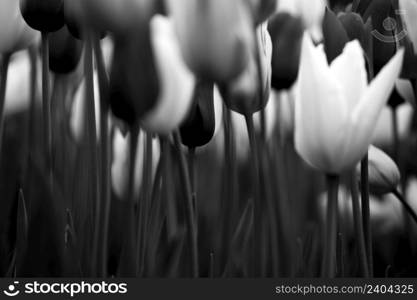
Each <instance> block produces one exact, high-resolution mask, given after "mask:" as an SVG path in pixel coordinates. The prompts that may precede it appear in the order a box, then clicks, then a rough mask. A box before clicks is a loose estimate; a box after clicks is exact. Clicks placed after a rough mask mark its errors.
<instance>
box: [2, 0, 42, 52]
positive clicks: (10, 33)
mask: <svg viewBox="0 0 417 300" xmlns="http://www.w3.org/2000/svg"><path fill="white" fill-rule="evenodd" d="M38 36H39V35H38V33H37V32H36V31H34V30H33V29H31V28H30V27H29V26H27V25H26V23H25V22H24V20H23V19H22V15H21V14H20V11H19V3H18V2H17V1H16V0H3V1H1V2H0V54H1V53H3V54H4V53H12V52H15V51H18V50H20V49H24V48H27V47H29V46H30V45H31V44H32V43H34V42H35V41H36V40H37V38H38Z"/></svg>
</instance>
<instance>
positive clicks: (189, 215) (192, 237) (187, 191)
mask: <svg viewBox="0 0 417 300" xmlns="http://www.w3.org/2000/svg"><path fill="white" fill-rule="evenodd" d="M173 135H174V143H175V148H176V151H177V155H178V158H179V164H180V171H181V172H180V173H181V179H182V182H183V184H182V186H183V188H184V196H185V198H186V201H185V209H186V220H187V226H188V240H189V244H190V247H191V260H192V261H191V262H192V275H193V277H194V278H198V276H199V266H198V245H197V241H198V239H197V224H196V222H195V216H194V207H193V198H192V189H191V180H190V174H189V172H188V168H187V162H186V159H185V156H184V153H183V152H182V150H181V137H180V134H179V133H178V132H175V133H174V134H173Z"/></svg>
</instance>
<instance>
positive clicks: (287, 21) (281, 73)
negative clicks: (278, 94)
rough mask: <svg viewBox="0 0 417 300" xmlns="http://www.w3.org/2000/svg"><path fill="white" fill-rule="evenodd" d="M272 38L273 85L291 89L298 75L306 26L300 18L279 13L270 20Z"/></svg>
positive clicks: (269, 27) (275, 87) (276, 87)
mask: <svg viewBox="0 0 417 300" xmlns="http://www.w3.org/2000/svg"><path fill="white" fill-rule="evenodd" d="M268 31H269V34H270V35H271V40H272V45H273V46H272V79H271V84H272V87H273V88H274V89H276V90H284V89H289V88H290V87H291V86H292V85H293V84H294V82H295V80H296V79H297V76H298V68H299V64H300V54H301V41H302V37H303V32H304V26H303V24H302V21H301V19H300V18H297V17H293V16H291V15H290V14H287V13H278V14H276V15H274V16H273V17H272V18H271V19H270V20H269V21H268Z"/></svg>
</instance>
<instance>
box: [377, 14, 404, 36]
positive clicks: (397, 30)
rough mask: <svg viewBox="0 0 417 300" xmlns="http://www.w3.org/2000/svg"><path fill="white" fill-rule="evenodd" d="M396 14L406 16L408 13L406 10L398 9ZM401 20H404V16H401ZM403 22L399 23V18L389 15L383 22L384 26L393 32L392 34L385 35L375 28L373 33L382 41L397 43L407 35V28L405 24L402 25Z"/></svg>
mask: <svg viewBox="0 0 417 300" xmlns="http://www.w3.org/2000/svg"><path fill="white" fill-rule="evenodd" d="M395 14H396V15H398V16H400V17H401V16H404V15H405V14H406V12H405V10H396V11H395ZM399 19H400V20H402V17H401V18H399ZM401 25H402V24H398V20H397V19H395V18H392V17H387V18H386V19H385V20H384V21H383V22H382V27H383V28H384V29H385V30H386V31H388V32H392V33H393V34H392V35H389V36H387V35H385V34H382V33H380V32H379V31H378V30H376V29H375V30H373V31H372V35H373V36H374V37H375V38H376V39H378V40H379V41H381V42H384V43H397V42H399V41H401V40H402V39H404V38H405V37H406V36H407V34H408V33H407V30H406V29H405V26H401Z"/></svg>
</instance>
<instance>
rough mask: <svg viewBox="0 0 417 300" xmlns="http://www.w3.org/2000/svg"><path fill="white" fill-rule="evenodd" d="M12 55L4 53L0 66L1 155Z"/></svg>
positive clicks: (0, 151)
mask: <svg viewBox="0 0 417 300" xmlns="http://www.w3.org/2000/svg"><path fill="white" fill-rule="evenodd" d="M10 57H11V54H10V53H6V54H4V55H3V58H2V60H1V66H0V68H1V69H0V157H1V153H2V148H3V131H4V104H5V102H6V87H7V75H8V73H9V72H8V71H9V64H10Z"/></svg>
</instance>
